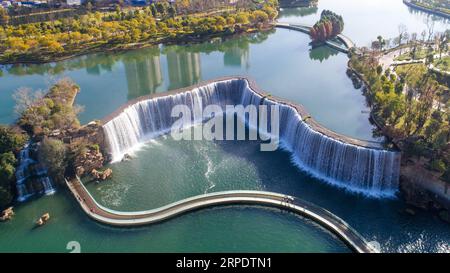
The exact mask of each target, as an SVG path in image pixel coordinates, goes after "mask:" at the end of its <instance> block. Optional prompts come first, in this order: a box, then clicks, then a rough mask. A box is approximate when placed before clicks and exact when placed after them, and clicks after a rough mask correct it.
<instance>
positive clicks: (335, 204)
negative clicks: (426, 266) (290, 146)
mask: <svg viewBox="0 0 450 273" xmlns="http://www.w3.org/2000/svg"><path fill="white" fill-rule="evenodd" d="M259 145H260V143H259V142H258V141H217V142H211V141H175V140H174V139H172V138H171V137H170V136H165V137H161V138H158V139H156V140H153V141H151V142H150V143H148V144H147V145H145V146H144V147H143V148H142V149H141V150H139V151H137V152H136V153H135V154H134V155H133V159H132V160H130V161H125V162H120V163H115V164H112V165H110V166H109V167H111V168H112V169H113V173H114V177H113V178H112V180H110V181H107V182H104V183H100V184H96V183H88V184H87V187H88V189H89V191H90V192H91V193H92V195H93V196H94V197H95V199H96V200H97V201H98V202H100V203H101V204H103V205H105V206H107V207H110V208H113V209H116V210H124V211H136V210H145V209H148V208H156V207H160V206H162V205H166V204H169V203H171V202H174V201H176V200H180V199H183V198H187V197H190V196H194V195H199V194H203V193H208V192H215V191H224V190H235V189H250V190H264V191H272V192H282V193H286V194H289V195H292V196H297V197H300V198H302V199H304V200H307V201H310V202H312V203H314V204H317V205H319V206H322V207H324V208H326V209H327V210H329V211H331V212H333V213H334V214H336V215H338V216H339V217H341V218H343V219H344V220H345V221H347V222H348V223H349V224H350V225H351V226H352V227H354V228H355V229H356V230H357V231H358V232H360V233H361V234H362V235H363V236H364V237H365V238H366V239H367V240H369V241H377V242H379V243H380V245H381V247H382V251H385V252H410V251H419V252H420V251H422V252H449V251H450V229H449V228H448V224H446V223H444V222H442V221H441V220H439V219H438V218H437V217H435V216H432V215H431V214H429V213H425V212H418V213H417V215H415V216H410V215H409V214H407V213H405V209H406V208H407V207H406V205H405V204H404V203H403V202H402V201H401V200H398V199H392V200H386V199H381V200H380V199H372V198H367V197H364V196H361V195H355V194H353V193H349V192H346V191H344V190H340V189H337V188H336V187H334V186H331V185H328V184H326V183H325V182H322V181H318V180H317V179H314V178H312V177H310V176H308V175H307V174H305V173H304V172H302V171H300V170H299V169H297V168H296V167H294V166H293V165H292V163H291V158H290V154H289V153H288V152H286V151H282V150H278V151H276V152H261V151H260V146H259ZM168 168H170V171H167V169H168Z"/></svg>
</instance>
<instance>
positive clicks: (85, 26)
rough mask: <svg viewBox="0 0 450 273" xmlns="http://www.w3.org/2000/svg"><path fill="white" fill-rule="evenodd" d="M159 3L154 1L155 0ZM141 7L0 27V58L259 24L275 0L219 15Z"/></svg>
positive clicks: (47, 57)
mask: <svg viewBox="0 0 450 273" xmlns="http://www.w3.org/2000/svg"><path fill="white" fill-rule="evenodd" d="M158 3H159V2H158ZM163 3H165V2H163ZM163 3H161V4H158V5H152V6H149V7H146V8H143V9H123V8H121V7H119V6H117V9H116V10H115V11H113V12H106V13H100V12H90V13H88V14H86V15H81V16H76V17H74V18H66V19H61V20H55V21H50V22H41V23H31V24H23V25H19V26H11V25H7V26H0V62H3V63H8V62H28V61H29V62H37V61H41V62H42V61H51V60H53V59H54V58H58V57H62V56H68V55H73V54H81V53H84V52H86V51H89V50H94V49H97V50H98V49H99V48H126V47H127V46H130V47H133V46H136V45H138V44H146V43H159V42H161V41H164V40H167V39H169V40H170V39H172V40H176V39H188V40H189V39H196V38H200V37H204V36H208V35H214V34H222V33H224V34H233V33H236V32H242V31H247V30H249V29H252V28H261V27H263V26H264V25H266V24H267V23H269V22H270V21H272V20H273V19H274V18H275V16H276V14H277V12H276V5H277V1H272V0H271V1H268V2H267V3H264V4H263V5H261V6H260V7H259V8H257V9H256V8H255V9H239V10H236V11H235V12H224V13H222V14H220V15H197V14H191V15H183V16H178V15H177V14H176V10H175V9H174V8H173V7H172V6H171V5H168V4H163Z"/></svg>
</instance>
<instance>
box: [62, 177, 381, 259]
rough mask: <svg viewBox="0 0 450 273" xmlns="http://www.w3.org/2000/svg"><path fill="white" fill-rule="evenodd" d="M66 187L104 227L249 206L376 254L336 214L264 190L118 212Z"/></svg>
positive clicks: (74, 182)
mask: <svg viewBox="0 0 450 273" xmlns="http://www.w3.org/2000/svg"><path fill="white" fill-rule="evenodd" d="M66 184H67V186H68V187H69V189H70V191H71V192H72V194H73V195H74V196H75V198H76V200H77V201H78V203H79V204H80V206H81V208H82V209H83V211H84V212H85V213H86V214H87V215H88V216H90V217H91V218H92V219H94V220H96V221H98V222H100V223H103V224H107V225H112V226H121V227H131V226H140V225H149V224H154V223H158V222H161V221H164V220H167V219H169V218H173V217H175V216H178V215H180V214H183V213H186V212H189V211H193V210H198V209H202V208H207V207H212V206H219V205H235V204H250V205H260V206H269V207H277V208H280V209H283V210H288V211H291V212H294V213H296V214H298V215H301V216H303V217H306V218H309V219H311V220H313V221H314V222H316V223H318V224H320V225H321V226H323V227H324V228H326V229H327V230H329V231H330V232H332V233H333V234H335V235H336V236H338V237H339V238H340V239H341V240H342V241H343V242H344V243H345V244H346V245H347V246H348V247H349V248H350V249H351V250H353V251H355V252H358V253H372V252H378V251H377V250H376V249H375V248H373V247H372V246H371V245H370V244H369V243H367V242H366V241H365V239H364V238H363V237H362V236H361V235H360V234H359V233H358V232H356V231H355V230H354V229H352V228H351V227H350V226H349V225H348V224H347V223H345V222H344V221H343V220H342V219H340V218H339V217H337V216H336V215H334V214H332V213H331V212H329V211H327V210H325V209H323V208H321V207H318V206H316V205H313V204H311V203H309V202H306V201H304V200H301V199H299V198H296V197H291V196H288V195H284V194H279V193H273V192H263V191H223V192H215V193H210V194H203V195H198V196H194V197H190V198H186V199H183V200H181V201H177V202H174V203H171V204H168V205H165V206H162V207H159V208H156V209H152V210H147V211H137V212H120V211H115V210H111V209H108V208H105V207H103V206H102V205H100V204H98V203H97V201H95V199H94V198H93V197H92V195H91V194H90V193H89V191H88V190H87V189H86V187H85V186H84V185H83V183H82V182H81V181H80V179H79V178H78V177H76V178H73V179H71V180H70V181H68V180H67V179H66Z"/></svg>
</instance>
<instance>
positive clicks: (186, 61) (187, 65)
mask: <svg viewBox="0 0 450 273" xmlns="http://www.w3.org/2000/svg"><path fill="white" fill-rule="evenodd" d="M167 67H168V70H169V81H170V85H169V90H171V89H177V88H181V87H185V86H189V85H193V84H196V83H198V82H199V81H200V79H201V69H200V53H194V52H176V51H170V52H169V53H167Z"/></svg>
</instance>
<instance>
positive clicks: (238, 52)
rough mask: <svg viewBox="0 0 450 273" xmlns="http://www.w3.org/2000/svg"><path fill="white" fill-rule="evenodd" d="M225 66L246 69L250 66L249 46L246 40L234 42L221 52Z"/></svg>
mask: <svg viewBox="0 0 450 273" xmlns="http://www.w3.org/2000/svg"><path fill="white" fill-rule="evenodd" d="M223 64H224V65H225V66H235V67H241V68H245V69H248V68H249V67H250V47H249V43H248V42H243V43H242V42H241V43H235V44H233V46H231V47H229V48H228V49H227V50H225V53H224V54H223Z"/></svg>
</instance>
